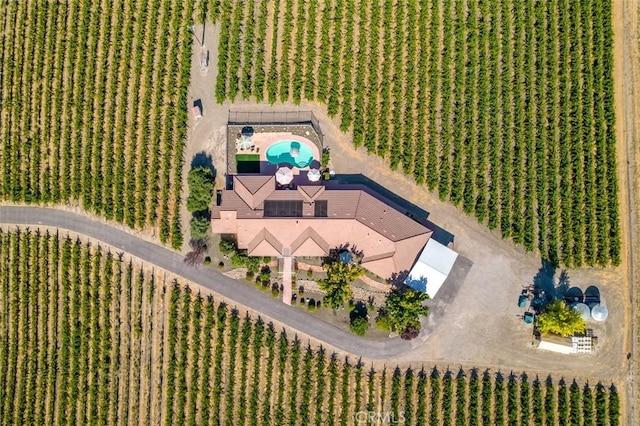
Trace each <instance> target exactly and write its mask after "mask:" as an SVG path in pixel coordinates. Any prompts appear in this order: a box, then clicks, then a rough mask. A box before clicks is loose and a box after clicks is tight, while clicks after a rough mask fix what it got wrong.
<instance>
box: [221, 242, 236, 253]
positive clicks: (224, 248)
mask: <svg viewBox="0 0 640 426" xmlns="http://www.w3.org/2000/svg"><path fill="white" fill-rule="evenodd" d="M218 248H219V249H220V252H221V253H222V254H232V253H235V252H236V244H235V243H234V242H233V241H226V240H220V243H219V244H218Z"/></svg>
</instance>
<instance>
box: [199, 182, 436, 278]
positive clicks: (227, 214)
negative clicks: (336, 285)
mask: <svg viewBox="0 0 640 426" xmlns="http://www.w3.org/2000/svg"><path fill="white" fill-rule="evenodd" d="M231 188H232V189H226V190H223V191H222V196H221V202H220V205H219V206H215V207H213V209H212V219H211V226H212V230H213V232H214V233H219V234H222V235H223V237H227V238H234V239H235V241H236V244H237V246H238V248H240V249H246V250H247V251H248V254H249V255H250V256H283V257H289V256H299V257H305V256H310V257H314V256H325V255H327V254H329V251H330V249H333V248H336V247H341V246H345V245H348V246H349V247H351V248H355V249H356V250H357V251H358V252H360V253H362V266H363V267H365V268H366V269H368V270H369V271H371V272H373V273H374V274H376V275H378V276H379V277H381V278H384V279H388V278H391V277H392V276H393V275H394V274H399V273H403V272H407V271H409V270H410V269H411V267H412V266H413V265H414V263H415V261H416V259H417V258H418V255H419V254H420V252H421V250H422V249H423V247H425V244H426V243H427V241H428V240H429V237H430V236H431V234H432V231H431V230H430V229H428V228H426V227H425V226H423V225H421V224H420V223H418V222H417V221H415V220H413V219H412V218H411V217H409V216H407V215H406V214H404V213H403V212H401V211H399V210H398V209H396V208H394V207H392V206H391V203H390V202H389V201H387V200H384V199H383V198H382V197H380V196H379V195H378V194H376V193H373V192H371V191H370V190H369V189H367V188H366V187H364V186H360V185H340V184H333V183H332V182H322V183H315V184H308V185H307V184H300V185H298V186H294V187H293V188H291V187H286V188H279V187H278V185H277V182H276V179H275V177H274V176H273V175H269V176H264V175H250V176H249V175H247V176H243V175H234V176H231Z"/></svg>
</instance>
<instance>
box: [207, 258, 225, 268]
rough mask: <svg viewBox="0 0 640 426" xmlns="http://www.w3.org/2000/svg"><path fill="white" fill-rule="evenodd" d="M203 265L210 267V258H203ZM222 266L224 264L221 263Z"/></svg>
mask: <svg viewBox="0 0 640 426" xmlns="http://www.w3.org/2000/svg"><path fill="white" fill-rule="evenodd" d="M204 264H205V265H206V266H209V265H211V257H210V256H207V257H205V258H204ZM223 265H224V263H223Z"/></svg>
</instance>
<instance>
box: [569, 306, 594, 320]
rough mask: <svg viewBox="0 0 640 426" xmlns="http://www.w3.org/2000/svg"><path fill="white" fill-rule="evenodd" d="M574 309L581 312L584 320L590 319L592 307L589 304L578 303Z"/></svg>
mask: <svg viewBox="0 0 640 426" xmlns="http://www.w3.org/2000/svg"><path fill="white" fill-rule="evenodd" d="M573 309H575V310H576V311H578V312H580V316H581V317H582V319H583V320H585V321H586V320H588V319H589V316H590V314H591V312H590V309H589V307H588V306H587V305H585V304H584V303H576V304H574V305H573Z"/></svg>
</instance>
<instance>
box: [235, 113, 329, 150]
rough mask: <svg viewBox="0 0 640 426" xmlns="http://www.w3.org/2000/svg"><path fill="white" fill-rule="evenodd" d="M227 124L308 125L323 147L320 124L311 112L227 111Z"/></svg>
mask: <svg viewBox="0 0 640 426" xmlns="http://www.w3.org/2000/svg"><path fill="white" fill-rule="evenodd" d="M229 124H236V125H245V124H247V125H251V124H254V125H255V124H275V125H285V124H310V125H311V127H313V130H315V131H316V133H317V134H318V139H319V140H320V144H321V145H322V146H324V141H323V138H324V135H323V134H322V130H321V129H320V122H319V121H318V119H317V118H316V116H315V115H314V114H313V112H312V111H229Z"/></svg>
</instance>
